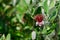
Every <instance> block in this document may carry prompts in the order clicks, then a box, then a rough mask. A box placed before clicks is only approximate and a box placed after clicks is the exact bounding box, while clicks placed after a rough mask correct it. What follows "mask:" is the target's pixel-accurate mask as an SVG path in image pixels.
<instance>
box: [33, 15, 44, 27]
mask: <svg viewBox="0 0 60 40" xmlns="http://www.w3.org/2000/svg"><path fill="white" fill-rule="evenodd" d="M43 19H44V16H43V15H42V14H37V15H36V16H35V17H34V20H35V21H36V26H42V25H43V24H44V21H43Z"/></svg>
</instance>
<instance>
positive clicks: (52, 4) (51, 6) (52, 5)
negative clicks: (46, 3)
mask: <svg viewBox="0 0 60 40" xmlns="http://www.w3.org/2000/svg"><path fill="white" fill-rule="evenodd" d="M54 6H55V1H54V0H51V2H50V9H51V8H53V7H54Z"/></svg>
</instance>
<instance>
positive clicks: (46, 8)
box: [43, 0, 49, 13]
mask: <svg viewBox="0 0 60 40" xmlns="http://www.w3.org/2000/svg"><path fill="white" fill-rule="evenodd" d="M43 8H44V10H45V12H46V13H48V11H49V6H48V4H47V0H45V2H44V4H43Z"/></svg>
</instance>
